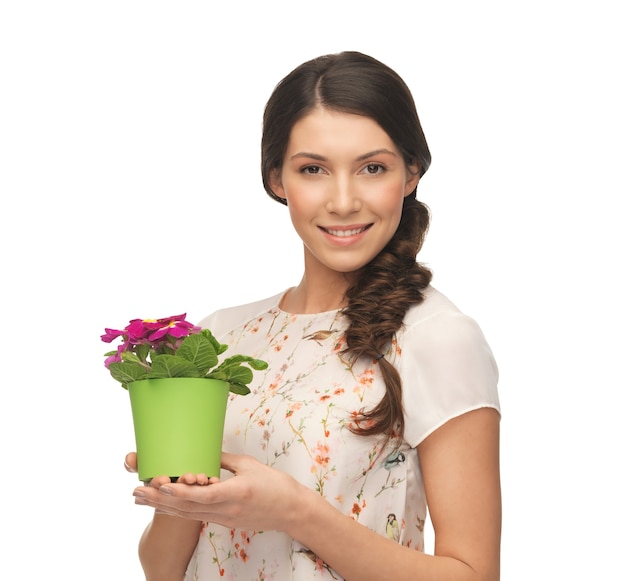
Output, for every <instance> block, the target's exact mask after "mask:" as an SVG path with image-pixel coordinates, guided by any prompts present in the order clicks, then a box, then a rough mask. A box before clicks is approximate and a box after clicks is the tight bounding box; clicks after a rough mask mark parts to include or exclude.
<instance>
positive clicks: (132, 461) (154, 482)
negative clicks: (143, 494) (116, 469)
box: [124, 452, 218, 488]
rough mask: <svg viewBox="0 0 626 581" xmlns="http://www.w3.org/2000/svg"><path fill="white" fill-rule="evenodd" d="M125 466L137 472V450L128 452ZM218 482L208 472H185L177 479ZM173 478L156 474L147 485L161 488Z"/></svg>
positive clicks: (201, 482)
mask: <svg viewBox="0 0 626 581" xmlns="http://www.w3.org/2000/svg"><path fill="white" fill-rule="evenodd" d="M124 468H126V471H127V472H131V473H134V474H136V473H137V452H129V453H128V454H126V457H125V458H124ZM213 481H215V482H217V481H218V479H217V478H214V479H211V480H210V479H209V478H208V477H207V475H206V474H192V473H189V474H183V475H182V476H180V477H179V478H177V479H176V482H181V483H183V484H198V485H200V486H206V485H207V484H209V483H210V482H211V483H212V482H213ZM171 482H172V480H171V479H170V477H169V476H155V477H154V478H152V479H151V480H150V482H146V483H145V485H146V486H152V487H153V488H159V487H161V486H163V485H164V484H170V483H171Z"/></svg>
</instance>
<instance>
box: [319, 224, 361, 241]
mask: <svg viewBox="0 0 626 581" xmlns="http://www.w3.org/2000/svg"><path fill="white" fill-rule="evenodd" d="M370 226H371V224H367V225H366V226H349V227H346V228H324V227H321V228H322V230H324V232H326V233H327V234H330V235H331V236H337V237H339V238H347V237H348V236H356V235H357V234H361V233H362V232H365V231H366V230H367V229H368V228H369V227H370Z"/></svg>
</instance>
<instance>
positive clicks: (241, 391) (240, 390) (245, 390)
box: [230, 383, 250, 395]
mask: <svg viewBox="0 0 626 581" xmlns="http://www.w3.org/2000/svg"><path fill="white" fill-rule="evenodd" d="M230 391H231V392H232V393H236V394H237V395H248V394H249V393H250V388H249V387H248V386H247V385H242V384H240V383H231V384H230Z"/></svg>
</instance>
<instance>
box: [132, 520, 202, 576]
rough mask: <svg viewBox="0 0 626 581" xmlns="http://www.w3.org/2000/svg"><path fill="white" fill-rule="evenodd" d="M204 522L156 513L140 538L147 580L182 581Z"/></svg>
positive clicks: (141, 558)
mask: <svg viewBox="0 0 626 581" xmlns="http://www.w3.org/2000/svg"><path fill="white" fill-rule="evenodd" d="M201 525H202V523H201V522H199V521H195V520H189V519H184V518H179V517H176V516H170V515H166V514H162V513H155V515H154V518H153V519H152V521H151V522H150V524H149V525H148V526H147V527H146V530H145V531H144V533H143V535H142V536H141V540H140V541H139V560H140V562H141V566H142V567H143V570H144V574H145V576H146V581H179V580H180V581H182V579H183V578H184V576H185V571H186V569H187V565H188V563H189V560H190V559H191V556H192V555H193V552H194V550H195V548H196V545H197V543H198V535H199V534H200V527H201Z"/></svg>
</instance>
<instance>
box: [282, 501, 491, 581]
mask: <svg viewBox="0 0 626 581" xmlns="http://www.w3.org/2000/svg"><path fill="white" fill-rule="evenodd" d="M306 496H307V498H306V500H305V501H304V503H303V504H304V505H305V508H304V510H301V511H299V516H298V518H297V520H296V521H294V522H293V523H292V525H291V529H290V530H289V531H288V534H290V535H291V536H293V537H294V538H296V539H297V540H298V541H299V542H301V543H302V544H303V545H305V546H306V547H307V548H309V549H310V550H312V551H313V552H314V553H315V554H316V555H317V556H318V557H319V558H320V559H322V560H323V561H324V562H325V563H327V564H328V565H329V566H330V567H332V568H333V569H335V570H336V571H337V572H338V573H339V574H340V575H341V576H342V577H343V578H345V579H346V580H358V581H369V580H372V581H380V579H394V580H395V581H402V580H404V579H406V580H410V581H415V579H420V581H444V580H454V581H465V580H467V581H478V580H481V581H484V580H487V579H489V580H496V579H497V578H498V576H497V573H494V574H493V575H492V574H484V573H479V572H477V571H475V570H473V569H472V568H471V567H470V566H469V565H468V564H467V563H464V562H463V561H461V560H460V559H456V558H453V557H452V556H433V555H426V554H424V553H422V552H420V551H417V550H415V549H411V548H407V547H404V546H402V545H400V544H398V543H396V542H393V541H391V540H389V539H387V538H385V537H383V536H381V535H379V534H377V533H375V532H374V531H372V530H370V529H368V528H367V527H365V526H363V525H360V524H359V523H357V522H356V521H354V520H353V519H352V518H350V517H348V516H346V515H343V514H342V513H340V512H339V511H337V510H336V509H335V508H334V507H332V506H331V505H330V504H329V503H327V502H326V501H325V500H324V499H322V498H321V497H320V496H319V495H318V494H317V493H316V492H314V491H309V493H308V494H306Z"/></svg>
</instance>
